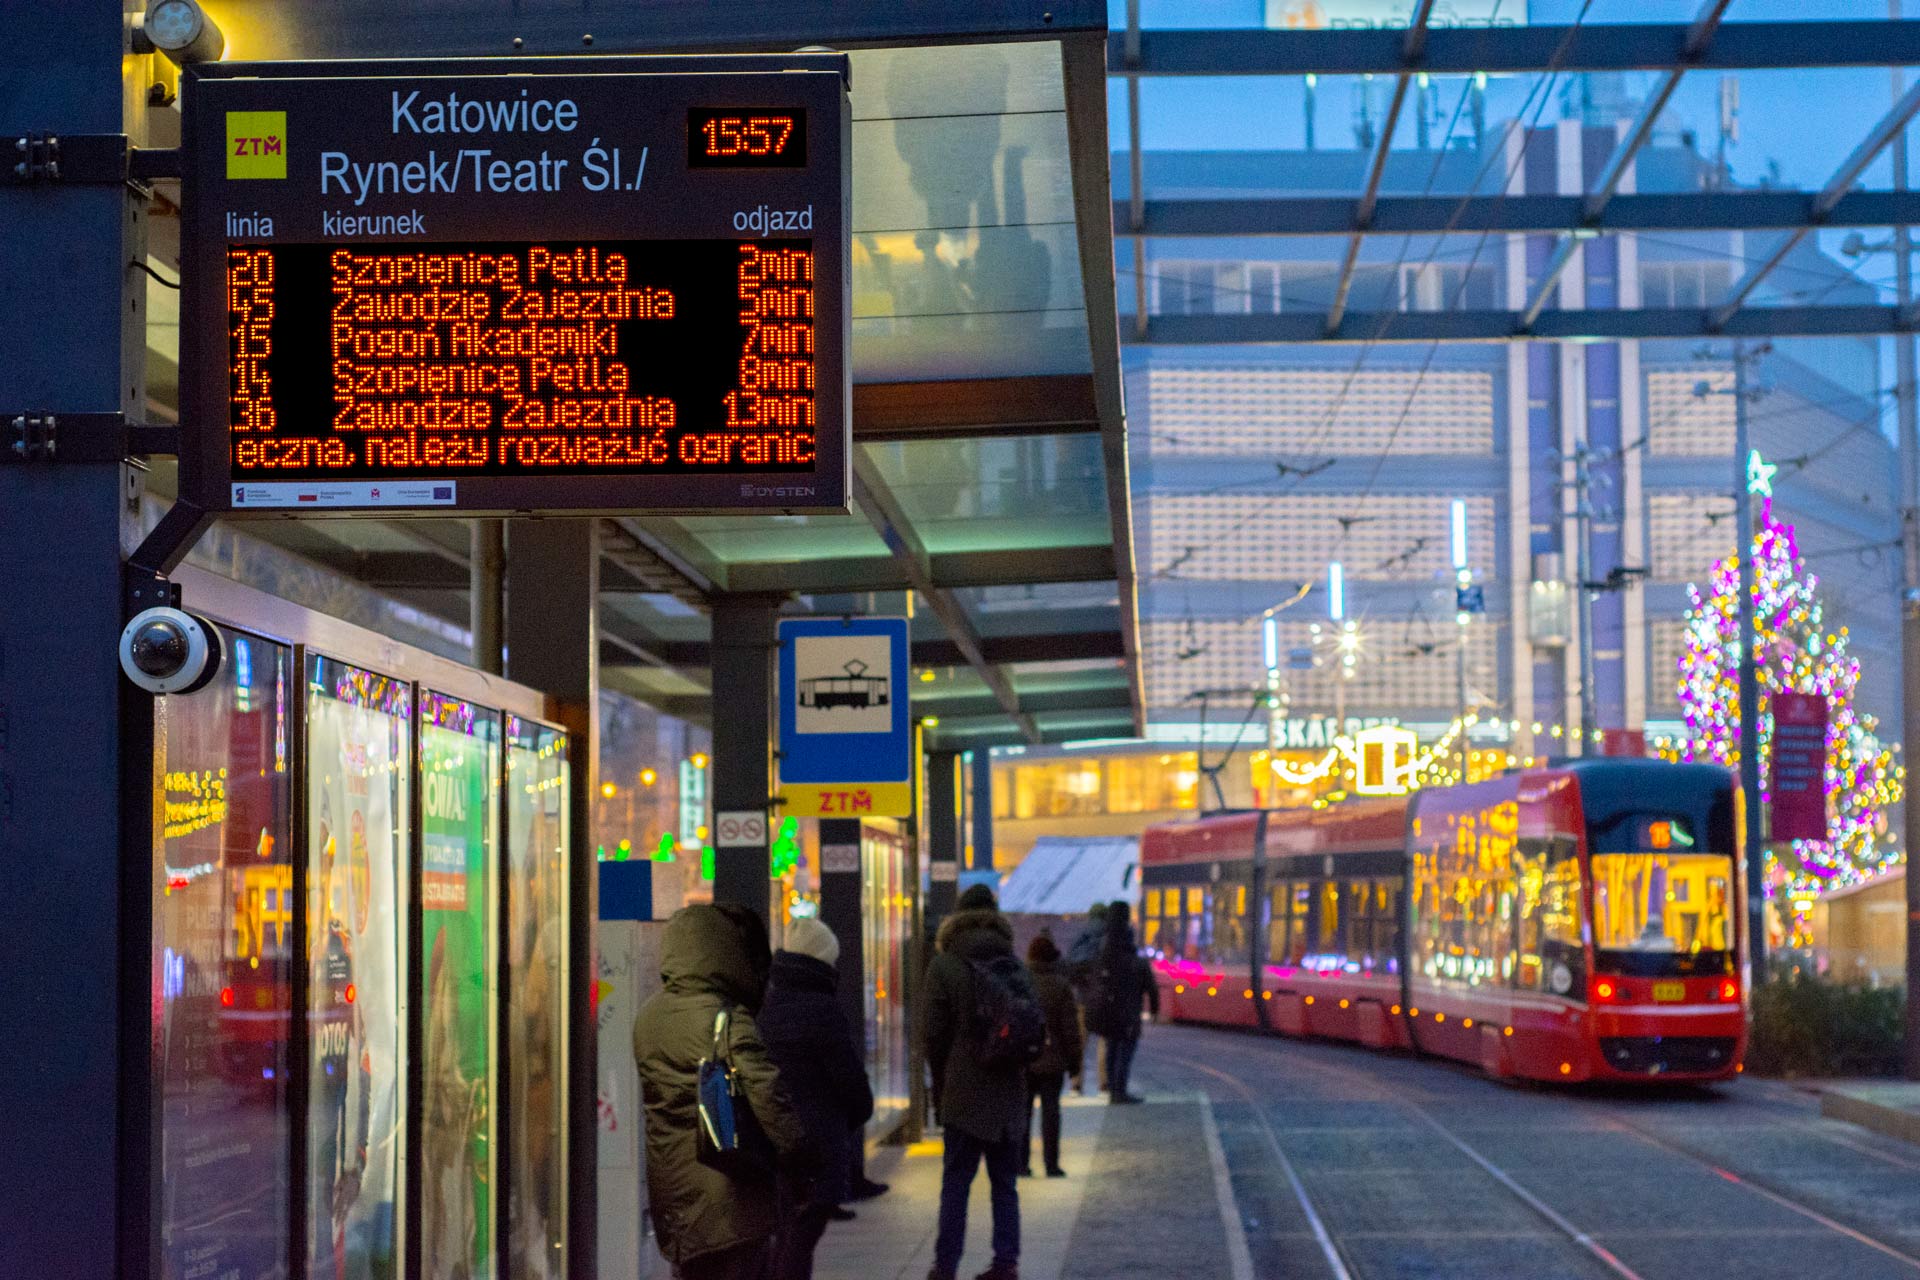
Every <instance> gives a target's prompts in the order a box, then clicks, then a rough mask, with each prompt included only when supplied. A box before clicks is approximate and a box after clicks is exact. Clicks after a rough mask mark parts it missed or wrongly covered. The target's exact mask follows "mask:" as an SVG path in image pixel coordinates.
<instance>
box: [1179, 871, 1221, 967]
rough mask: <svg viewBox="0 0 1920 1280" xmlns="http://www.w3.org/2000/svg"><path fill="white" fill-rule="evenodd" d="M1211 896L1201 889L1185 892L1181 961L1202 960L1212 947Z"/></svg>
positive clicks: (1209, 892) (1210, 893) (1208, 892)
mask: <svg viewBox="0 0 1920 1280" xmlns="http://www.w3.org/2000/svg"><path fill="white" fill-rule="evenodd" d="M1212 898H1213V894H1212V892H1211V891H1209V890H1206V889H1201V888H1191V889H1188V890H1187V919H1186V932H1185V937H1184V938H1183V939H1182V941H1181V946H1180V956H1181V958H1182V959H1183V960H1202V959H1204V958H1205V957H1206V954H1207V950H1208V948H1209V947H1211V946H1212V945H1213V904H1212Z"/></svg>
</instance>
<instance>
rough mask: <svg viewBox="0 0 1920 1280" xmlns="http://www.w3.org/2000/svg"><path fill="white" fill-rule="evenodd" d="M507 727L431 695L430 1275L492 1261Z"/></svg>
mask: <svg viewBox="0 0 1920 1280" xmlns="http://www.w3.org/2000/svg"><path fill="white" fill-rule="evenodd" d="M499 737H500V722H499V718H498V717H497V716H496V715H495V714H494V713H493V712H491V711H485V710H481V709H479V708H476V707H474V706H472V705H471V704H469V703H465V702H460V701H457V700H455V699H451V698H443V697H439V696H436V695H434V694H431V693H429V694H427V695H425V698H424V704H423V705H422V707H421V723H420V813H421V821H422V835H421V847H422V854H423V859H424V864H423V866H422V868H421V901H420V921H421V938H420V946H421V971H422V973H423V974H424V975H425V982H426V988H425V989H426V999H427V1007H426V1016H425V1018H424V1020H423V1025H424V1026H425V1028H426V1038H427V1043H426V1046H425V1054H426V1056H425V1059H424V1064H423V1071H422V1075H423V1084H422V1090H421V1106H422V1108H423V1109H424V1114H423V1115H422V1116H421V1147H422V1150H421V1153H420V1154H421V1158H422V1161H423V1164H422V1166H421V1196H422V1198H423V1203H422V1205H421V1215H420V1217H421V1231H422V1239H421V1265H422V1271H423V1273H424V1274H425V1275H426V1276H427V1277H429V1280H482V1278H483V1277H491V1276H492V1275H493V1274H494V1267H493V1256H494V1255H493V1203H492V1187H493V1183H494V1178H493V1164H492V1161H493V1150H494V1147H495V1143H494V1142H493V1140H492V1137H493V1113H494V1107H493V1096H492V1090H491V1086H490V1081H491V1080H492V1079H493V1076H494V1072H493V1067H494V1063H493V1034H492V1029H493V1009H494V1002H493V993H494V984H495V976H494V975H495V973H496V972H497V970H496V966H495V965H494V963H493V945H492V931H491V924H492V919H493V915H492V912H491V910H490V907H491V904H492V903H493V902H494V900H495V892H494V889H493V885H492V875H493V870H492V868H493V857H494V848H495V843H496V842H495V839H494V834H495V827H496V826H497V825H498V812H499V806H498V804H497V803H496V798H497V795H498V792H497V791H496V790H495V788H496V786H497V785H498V783H497V779H498V777H499V760H500V747H499Z"/></svg>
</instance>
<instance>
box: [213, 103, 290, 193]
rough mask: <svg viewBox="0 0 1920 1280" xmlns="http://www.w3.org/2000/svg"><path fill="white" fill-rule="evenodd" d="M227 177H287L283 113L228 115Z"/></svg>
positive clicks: (228, 113) (284, 119)
mask: <svg viewBox="0 0 1920 1280" xmlns="http://www.w3.org/2000/svg"><path fill="white" fill-rule="evenodd" d="M227 176H228V177H229V178H284V177H286V176H287V113H286V112H284V111H229V112H227Z"/></svg>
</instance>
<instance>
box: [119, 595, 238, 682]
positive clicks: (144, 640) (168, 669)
mask: <svg viewBox="0 0 1920 1280" xmlns="http://www.w3.org/2000/svg"><path fill="white" fill-rule="evenodd" d="M224 657H225V651H224V649H223V648H222V646H221V644H220V633H219V632H218V631H217V630H216V629H215V628H214V625H213V624H212V623H211V622H208V621H206V620H205V619H204V618H196V617H194V616H193V615H192V614H190V613H187V612H186V611H184V610H181V609H174V608H170V607H167V606H164V605H163V606H159V607H156V608H152V609H142V610H141V611H140V612H139V613H137V614H135V615H134V616H133V620H132V621H130V622H128V623H127V625H126V627H125V628H124V629H122V630H121V632H120V670H122V671H123V672H125V673H126V676H127V679H129V680H131V681H133V683H134V684H136V685H138V686H139V687H140V688H142V689H145V690H146V691H147V692H148V693H192V692H194V691H195V690H197V689H203V688H205V687H206V686H207V684H208V683H209V682H210V681H211V680H212V679H213V678H214V676H216V675H217V674H219V671H220V663H221V660H222V659H223V658H224Z"/></svg>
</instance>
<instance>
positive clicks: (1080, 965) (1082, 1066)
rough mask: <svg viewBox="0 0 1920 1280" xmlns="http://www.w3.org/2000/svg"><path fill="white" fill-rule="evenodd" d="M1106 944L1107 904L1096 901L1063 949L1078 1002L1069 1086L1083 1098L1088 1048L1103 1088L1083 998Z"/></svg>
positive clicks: (1102, 1062) (1101, 1063) (1103, 1067)
mask: <svg viewBox="0 0 1920 1280" xmlns="http://www.w3.org/2000/svg"><path fill="white" fill-rule="evenodd" d="M1106 941H1107V904H1106V903H1104V902H1096V903H1094V904H1093V905H1092V906H1091V907H1088V908H1087V919H1086V923H1084V924H1082V925H1081V926H1080V932H1079V933H1077V934H1075V935H1074V939H1073V942H1072V943H1071V944H1070V945H1069V946H1068V947H1067V958H1066V974H1067V980H1068V981H1069V982H1071V983H1073V986H1074V990H1075V991H1076V992H1077V993H1078V995H1079V997H1080V1002H1081V1003H1080V1032H1081V1048H1080V1056H1079V1057H1078V1058H1075V1059H1074V1060H1073V1071H1072V1074H1073V1087H1074V1088H1076V1089H1078V1090H1079V1091H1080V1096H1081V1097H1083V1098H1084V1097H1086V1096H1087V1070H1086V1055H1087V1050H1088V1049H1093V1051H1094V1054H1093V1056H1094V1065H1095V1067H1096V1068H1097V1069H1098V1071H1099V1073H1100V1077H1099V1078H1100V1088H1101V1089H1102V1090H1103V1091H1104V1090H1105V1089H1106V1087H1107V1063H1106V1059H1105V1058H1103V1057H1102V1056H1101V1054H1100V1050H1099V1048H1098V1047H1097V1046H1096V1045H1095V1044H1094V1041H1095V1040H1097V1039H1099V1038H1100V1033H1099V1031H1098V1030H1097V1029H1095V1028H1093V1027H1091V1026H1088V1025H1087V1016H1088V1013H1089V1012H1090V1010H1089V1009H1088V1007H1087V998H1088V996H1089V995H1091V994H1092V991H1091V988H1092V984H1093V980H1094V978H1095V976H1096V975H1095V972H1094V971H1095V970H1096V969H1097V968H1098V967H1099V964H1100V951H1101V948H1103V947H1104V946H1105V945H1106Z"/></svg>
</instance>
